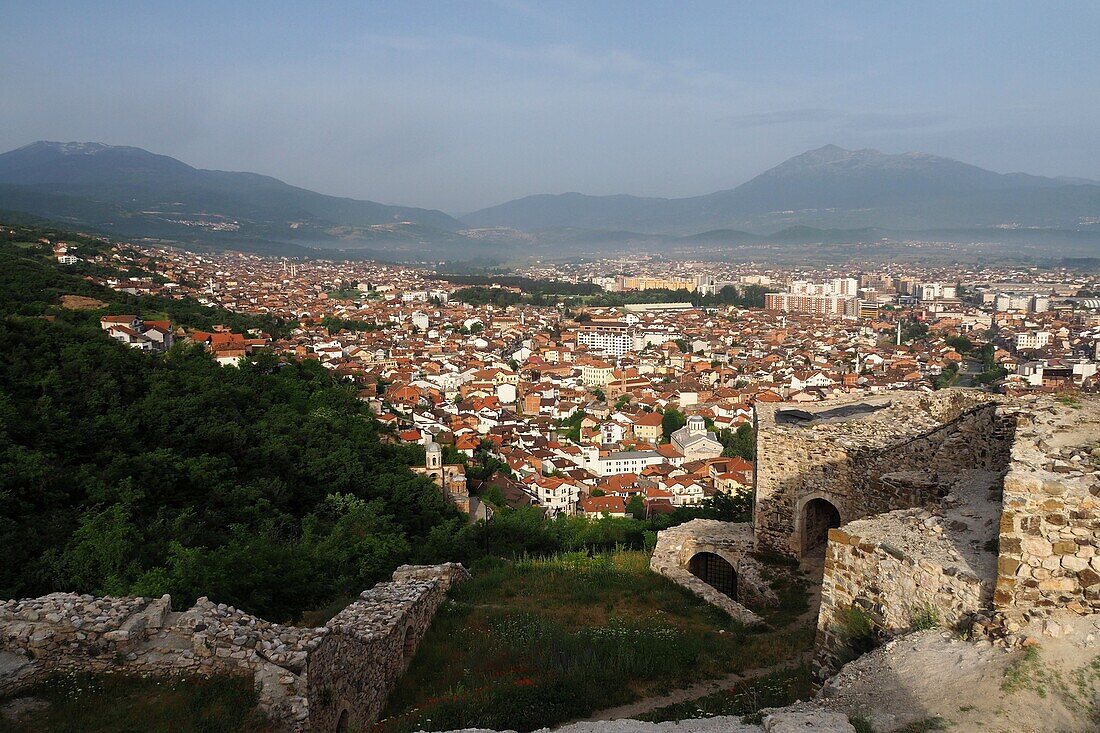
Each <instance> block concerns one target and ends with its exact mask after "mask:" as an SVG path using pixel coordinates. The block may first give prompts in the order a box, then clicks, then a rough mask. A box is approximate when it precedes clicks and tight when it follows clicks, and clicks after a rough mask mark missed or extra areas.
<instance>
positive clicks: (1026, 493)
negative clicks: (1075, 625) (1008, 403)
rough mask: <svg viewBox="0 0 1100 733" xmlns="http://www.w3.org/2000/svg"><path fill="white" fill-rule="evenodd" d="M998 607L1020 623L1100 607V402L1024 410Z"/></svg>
mask: <svg viewBox="0 0 1100 733" xmlns="http://www.w3.org/2000/svg"><path fill="white" fill-rule="evenodd" d="M999 547H1000V557H999V560H998V566H997V567H998V577H997V589H996V593H995V595H994V602H995V607H996V610H997V611H998V612H999V613H1000V614H1003V616H1004V619H1005V621H1006V623H1008V624H1009V625H1010V626H1012V627H1013V628H1015V627H1016V626H1018V625H1020V624H1022V623H1026V622H1027V621H1028V620H1029V619H1030V618H1032V617H1040V618H1042V617H1045V616H1048V615H1050V614H1051V613H1052V612H1054V611H1056V610H1059V609H1069V610H1070V611H1074V612H1076V613H1078V614H1082V615H1084V614H1095V613H1100V402H1097V401H1095V400H1086V401H1082V402H1081V403H1077V404H1074V403H1072V402H1071V403H1070V404H1069V405H1064V404H1061V403H1058V402H1053V401H1052V402H1048V403H1047V404H1036V405H1035V406H1034V407H1033V409H1031V410H1028V411H1027V412H1026V413H1024V414H1022V415H1021V420H1020V427H1019V430H1018V438H1017V440H1016V443H1015V444H1014V445H1013V447H1012V463H1011V465H1010V469H1009V472H1008V475H1007V476H1006V477H1005V482H1004V514H1003V515H1002V516H1001V523H1000V537H999Z"/></svg>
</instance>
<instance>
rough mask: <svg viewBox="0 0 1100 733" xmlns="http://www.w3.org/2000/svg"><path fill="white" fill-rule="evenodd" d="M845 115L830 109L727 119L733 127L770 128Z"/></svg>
mask: <svg viewBox="0 0 1100 733" xmlns="http://www.w3.org/2000/svg"><path fill="white" fill-rule="evenodd" d="M844 116H845V115H844V113H843V112H837V111H836V110H832V109H785V110H778V111H775V112H756V113H754V114H747V115H736V116H734V117H727V118H726V119H725V121H726V122H729V123H730V124H731V125H733V126H734V127H738V128H749V127H770V126H771V125H789V124H792V123H806V122H829V121H831V120H838V119H841V118H843V117H844Z"/></svg>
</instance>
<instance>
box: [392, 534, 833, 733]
mask: <svg viewBox="0 0 1100 733" xmlns="http://www.w3.org/2000/svg"><path fill="white" fill-rule="evenodd" d="M786 592H787V594H788V595H789V598H788V601H787V605H788V609H787V613H786V614H784V615H785V616H788V617H790V614H791V612H793V611H794V609H795V608H796V606H798V602H797V598H796V596H797V595H799V592H801V594H802V596H803V599H802V604H803V606H802V608H804V604H805V598H804V596H805V593H804V591H799V589H798V588H797V587H796V586H795V585H794V584H793V583H792V584H791V587H790V588H789V589H788V590H787V591H786ZM780 596H781V597H783V592H781V593H780ZM781 605H782V604H781ZM813 634H814V628H813V626H812V625H811V624H804V625H803V626H798V627H794V626H790V625H789V624H788V626H787V627H786V628H779V629H777V630H771V631H769V630H764V631H760V630H755V629H754V630H751V631H750V630H747V629H745V628H744V627H742V626H740V625H739V624H737V623H736V622H735V621H733V620H732V619H731V618H730V617H729V616H728V615H726V614H725V613H723V612H722V611H720V610H719V609H717V608H715V607H713V606H710V605H709V604H707V603H704V602H703V601H701V600H700V599H698V598H696V597H695V596H694V595H692V594H691V593H690V592H689V591H687V590H685V589H683V588H681V587H679V586H677V585H675V584H674V583H672V582H670V581H668V580H667V579H665V578H663V577H661V576H660V575H657V574H656V573H653V572H652V571H651V570H650V569H649V557H648V556H647V555H646V554H645V553H642V552H633V551H620V552H613V553H603V554H596V555H591V556H590V555H588V554H587V553H564V554H558V555H552V556H546V557H536V556H523V557H520V558H517V559H516V560H515V561H513V562H501V561H498V562H493V563H486V564H485V565H484V566H480V565H479V566H475V568H474V572H473V578H472V579H471V580H469V581H467V582H466V583H463V584H462V585H460V586H457V587H456V588H455V589H454V590H453V591H452V596H451V602H449V603H447V604H445V605H444V606H443V607H442V608H441V609H440V611H439V612H437V614H436V615H435V617H434V619H433V621H432V625H431V627H430V628H429V629H428V632H427V634H426V635H425V637H424V639H423V641H422V642H421V643H420V645H419V647H418V649H417V653H416V657H415V658H414V659H413V662H412V664H411V665H410V667H409V669H408V671H407V672H406V673H405V677H404V679H403V682H402V684H400V685H399V686H398V687H397V689H396V690H395V691H394V692H393V693H392V694H391V696H390V699H389V701H388V705H387V707H386V710H384V711H383V714H382V720H380V721H379V722H378V723H377V724H376V725H375V726H373V731H374V733H412V732H413V731H418V730H427V731H433V730H451V729H460V728H472V727H477V728H492V729H497V730H507V729H511V730H518V731H528V730H535V729H538V728H543V727H548V726H553V725H555V724H558V723H561V722H564V721H566V720H570V719H576V718H580V717H584V716H586V715H588V714H590V713H592V712H593V711H595V710H598V709H601V708H605V707H611V706H613V705H620V704H623V703H627V702H630V701H631V700H636V699H638V698H640V697H644V696H647V695H653V694H659V693H660V691H661V690H662V689H665V690H668V689H674V688H676V687H681V686H684V685H686V684H691V683H692V682H695V681H698V680H701V679H707V678H714V677H718V676H720V675H724V674H728V673H730V672H741V671H744V670H747V669H753V668H757V667H762V666H768V665H771V664H775V663H776V662H780V661H782V660H785V659H792V658H796V657H798V655H800V654H803V653H805V652H806V651H807V650H808V649H809V648H810V647H811V646H812V644H813ZM806 678H807V681H808V679H809V674H808V671H807V673H806ZM807 684H808V682H807ZM784 689H786V688H784ZM753 694H755V695H756V699H757V700H759V701H760V702H759V704H760V705H761V706H763V705H765V704H782V703H781V702H778V698H773V697H769V695H771V694H772V693H770V692H766V691H765V690H763V689H757V690H755V692H754V693H753ZM784 694H786V693H785V692H784ZM772 699H776V700H777V702H775V703H771V702H770V701H771V700H772Z"/></svg>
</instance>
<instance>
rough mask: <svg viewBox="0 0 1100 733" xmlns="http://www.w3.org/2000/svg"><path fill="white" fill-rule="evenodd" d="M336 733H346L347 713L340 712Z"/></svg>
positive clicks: (344, 711) (345, 711)
mask: <svg viewBox="0 0 1100 733" xmlns="http://www.w3.org/2000/svg"><path fill="white" fill-rule="evenodd" d="M336 733H348V711H347V710H341V711H340V719H339V720H337V721H336Z"/></svg>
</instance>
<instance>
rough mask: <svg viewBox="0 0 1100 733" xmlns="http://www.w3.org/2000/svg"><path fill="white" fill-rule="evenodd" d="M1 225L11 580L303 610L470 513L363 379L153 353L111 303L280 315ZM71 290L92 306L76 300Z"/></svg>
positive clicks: (38, 588) (1, 587) (252, 323)
mask: <svg viewBox="0 0 1100 733" xmlns="http://www.w3.org/2000/svg"><path fill="white" fill-rule="evenodd" d="M0 232H2V236H0V353H2V354H3V355H4V357H3V358H2V359H0V546H2V547H4V548H5V562H3V563H0V598H24V597H29V596H36V595H41V594H43V593H47V592H50V591H53V590H57V589H64V590H69V591H78V592H88V593H96V594H114V595H123V594H138V595H150V596H159V595H161V594H163V593H171V594H172V595H173V597H177V595H178V597H179V599H180V601H181V602H184V603H186V602H189V601H190V600H193V599H194V598H195V597H197V596H201V595H209V596H212V597H217V598H218V599H219V600H220V601H224V602H227V603H232V604H234V605H237V606H240V607H243V608H247V609H249V610H250V611H252V612H255V613H259V614H262V615H265V616H267V617H268V618H271V619H276V620H293V619H296V618H298V617H299V616H300V614H302V613H304V612H307V611H316V610H317V609H323V608H325V607H327V606H328V605H329V604H330V603H333V602H340V601H341V600H343V599H346V598H347V597H350V596H352V595H354V594H356V593H358V592H359V591H360V590H362V589H363V588H366V587H369V586H371V585H372V584H373V583H374V582H376V581H378V580H380V579H383V578H385V577H386V576H388V575H389V574H390V573H391V572H392V571H393V568H394V567H395V566H396V565H398V564H400V563H402V562H406V561H409V560H415V559H418V558H421V557H426V556H435V555H436V553H438V552H439V551H440V547H441V543H443V544H445V543H447V542H448V541H449V539H448V538H450V537H452V536H453V535H454V534H455V533H457V532H458V531H459V530H460V529H461V528H463V527H464V526H465V522H463V521H462V520H461V519H460V517H459V516H458V514H457V513H456V512H455V511H454V510H453V508H450V507H449V505H448V504H447V503H446V502H445V501H444V500H443V499H442V497H441V496H440V494H439V491H438V489H437V488H436V487H435V485H434V484H432V483H431V482H430V481H427V480H425V479H423V478H420V477H417V476H415V475H414V474H412V473H411V472H410V471H408V469H407V468H406V466H407V465H409V464H410V463H412V462H417V461H419V460H422V458H420V456H421V455H422V454H417V452H416V449H415V448H412V449H411V451H412V452H411V453H410V449H409V448H408V447H404V446H399V445H393V444H389V443H385V442H383V441H381V440H380V434H379V430H380V429H379V427H378V426H377V424H376V423H375V421H374V420H373V419H372V417H371V415H370V413H369V411H368V410H367V409H366V406H365V405H364V404H363V403H362V402H361V401H359V400H357V399H356V397H355V392H354V389H352V388H351V387H349V386H347V385H343V384H340V383H338V382H337V381H336V380H335V379H334V378H333V377H332V376H331V375H330V374H329V373H328V372H327V370H326V369H324V368H322V367H321V366H320V365H318V364H317V363H316V362H310V361H302V362H298V361H296V360H280V359H279V358H277V357H276V356H274V355H273V354H271V353H267V354H264V355H263V356H260V357H258V358H257V359H256V360H255V361H254V363H251V364H247V365H242V366H241V368H239V369H235V368H222V367H220V366H219V365H218V364H217V363H216V362H214V361H213V359H212V358H211V357H210V356H209V355H208V354H207V353H206V352H205V351H204V350H203V349H202V348H201V347H197V346H191V345H189V344H178V345H177V346H176V347H174V348H173V350H172V351H170V352H169V353H168V354H166V355H154V354H148V353H142V352H138V351H136V350H133V349H130V348H128V347H126V346H124V345H122V344H119V343H118V342H116V341H114V340H112V339H110V338H108V337H106V336H105V335H104V333H103V331H102V330H101V329H100V327H99V317H100V316H101V315H104V314H118V313H137V314H146V315H148V316H152V315H153V314H157V315H159V316H160V317H162V318H163V317H167V318H170V319H171V320H172V321H173V322H174V323H176V324H187V325H190V326H192V327H199V328H209V327H210V325H211V324H213V323H226V324H232V325H233V327H234V328H238V329H239V328H250V327H257V328H267V327H268V326H269V325H270V326H272V327H278V326H279V324H268V323H266V322H264V321H263V320H257V319H254V318H253V317H251V316H245V315H240V314H234V313H229V312H226V311H219V310H216V309H212V308H206V307H203V306H201V305H199V304H198V303H196V302H195V301H188V300H178V301H177V300H166V299H160V298H140V299H139V298H135V297H134V296H129V295H124V294H119V293H115V292H114V291H112V290H108V289H106V288H102V287H99V286H96V285H94V284H92V283H90V282H88V281H87V280H85V279H84V278H82V277H80V276H79V275H77V274H70V273H68V272H64V271H62V270H60V269H59V268H58V267H57V266H56V265H54V264H53V263H52V262H51V259H50V258H49V254H50V251H49V249H48V248H46V249H45V251H44V252H43V251H42V248H41V247H39V246H38V245H36V242H37V241H38V237H39V236H42V235H44V234H49V233H48V232H42V231H40V230H29V229H21V228H9V227H4V228H2V229H0ZM65 239H66V240H67V241H80V242H81V246H82V249H85V251H87V250H88V249H91V248H93V247H95V246H96V245H97V241H96V240H89V241H87V242H85V241H84V240H81V239H79V237H77V236H71V235H66V236H65ZM99 245H100V246H103V243H102V242H99ZM66 294H71V295H79V296H84V298H87V299H89V300H86V301H83V302H84V303H88V304H89V305H91V306H92V308H93V309H92V310H72V309H68V308H65V307H63V306H62V305H60V304H59V303H58V301H59V300H61V297H60V296H62V295H66ZM91 299H94V301H93V300H91ZM97 302H98V305H97ZM432 538H434V539H432ZM433 548H434V549H433ZM341 605H342V604H341Z"/></svg>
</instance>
